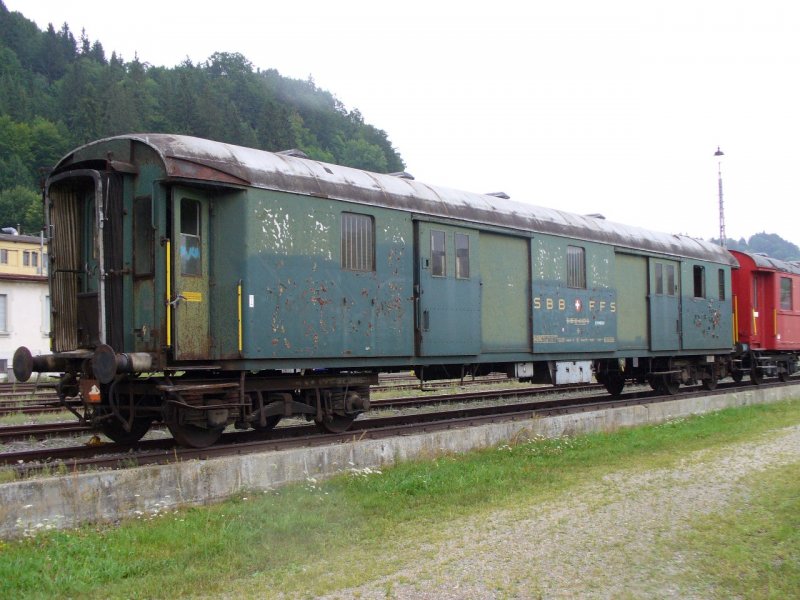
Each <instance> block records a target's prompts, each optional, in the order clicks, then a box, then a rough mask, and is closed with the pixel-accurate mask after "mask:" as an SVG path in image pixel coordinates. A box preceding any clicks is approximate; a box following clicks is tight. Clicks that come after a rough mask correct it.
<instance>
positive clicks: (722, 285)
mask: <svg viewBox="0 0 800 600" xmlns="http://www.w3.org/2000/svg"><path fill="white" fill-rule="evenodd" d="M717 273H718V274H719V299H720V300H725V297H726V295H727V293H726V290H725V269H720V270H719V271H717Z"/></svg>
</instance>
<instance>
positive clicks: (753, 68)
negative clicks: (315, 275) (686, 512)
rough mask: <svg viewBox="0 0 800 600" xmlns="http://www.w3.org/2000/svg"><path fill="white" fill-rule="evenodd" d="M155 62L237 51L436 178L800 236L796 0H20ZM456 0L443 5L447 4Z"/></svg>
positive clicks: (520, 195)
mask: <svg viewBox="0 0 800 600" xmlns="http://www.w3.org/2000/svg"><path fill="white" fill-rule="evenodd" d="M4 1H5V4H6V7H7V8H8V9H9V10H11V11H19V12H21V13H22V14H23V15H25V16H26V17H27V18H29V19H31V20H33V21H35V22H36V23H37V25H38V26H39V27H40V29H44V28H46V27H47V24H48V23H50V22H52V23H53V25H54V26H55V27H56V29H59V28H60V26H61V24H62V23H64V22H66V23H68V24H69V28H70V30H71V31H72V32H73V34H74V35H75V37H76V38H77V37H79V36H80V33H81V30H82V29H85V30H86V34H87V36H88V37H89V39H90V40H92V41H95V40H99V41H100V42H101V43H102V44H103V47H104V49H105V51H106V54H107V56H110V55H111V52H112V51H116V52H117V53H118V55H121V56H122V58H123V59H124V60H126V61H129V60H132V59H133V58H134V55H137V54H138V56H139V59H140V60H141V61H142V62H146V63H150V64H152V65H156V66H167V67H171V66H175V65H177V64H178V63H180V62H182V61H183V60H185V59H186V58H187V57H188V58H189V59H190V60H191V61H192V62H194V63H200V62H203V61H205V60H206V59H207V58H208V57H209V56H210V55H211V54H212V53H214V52H239V53H241V54H243V55H244V56H245V57H247V58H248V59H249V60H250V61H251V62H252V63H253V65H254V66H255V67H258V68H261V69H269V68H274V69H277V70H278V71H279V72H280V73H281V74H282V75H285V76H288V77H293V78H299V79H306V78H307V77H309V76H311V77H313V79H314V81H315V82H316V83H317V85H318V86H319V87H321V88H323V89H326V90H328V91H330V92H331V93H333V94H334V95H335V96H336V97H337V98H339V100H341V101H342V102H343V103H344V104H345V106H347V108H348V109H355V108H357V109H358V110H359V111H361V113H362V115H363V116H364V119H365V120H366V121H367V122H368V123H370V124H372V125H374V126H376V127H378V128H379V129H383V130H384V131H386V132H387V133H388V135H389V139H390V140H391V142H392V144H393V145H394V147H395V148H396V149H397V150H398V151H399V152H400V154H401V155H402V157H403V159H404V160H405V162H406V164H407V170H408V171H409V172H410V173H412V174H413V175H414V176H415V177H416V178H417V180H419V181H423V182H425V183H430V184H436V185H443V186H447V187H453V188H459V189H465V190H469V191H474V192H497V191H504V192H506V193H508V194H509V195H510V196H511V197H512V198H513V199H514V200H517V201H520V202H528V203H532V204H538V205H541V206H549V207H555V208H560V209H563V210H567V211H570V212H576V213H598V212H599V213H602V214H604V215H605V216H606V217H607V218H608V219H611V220H614V221H619V222H623V223H627V224H630V225H638V226H642V227H647V228H651V229H656V230H660V231H666V232H670V233H687V234H689V235H693V236H696V237H702V238H706V239H708V238H710V237H716V236H717V235H718V234H719V195H718V185H717V169H718V164H717V159H716V158H715V157H714V152H715V151H716V149H717V146H720V147H721V149H722V151H723V152H724V153H725V157H724V162H723V163H722V180H723V197H724V202H725V221H726V232H727V235H728V237H733V238H736V239H738V238H740V237H749V236H750V235H752V234H754V233H758V232H761V231H766V232H768V233H777V234H779V235H780V236H782V237H783V238H785V239H788V240H790V241H792V242H794V243H796V244H800V231H799V230H798V227H799V223H800V210H799V209H798V191H797V171H798V166H799V165H800V143H798V133H800V119H798V116H797V114H798V110H800V81H798V80H799V79H800V4H798V3H796V2H789V1H788V0H784V1H776V0H761V1H760V2H757V3H756V2H752V1H749V2H743V1H740V0H725V1H721V0H670V1H669V2H646V1H645V2H643V1H641V0H630V1H622V0H607V1H604V2H601V1H597V0H574V1H564V2H553V1H552V0H550V1H547V2H544V1H539V0H529V1H528V2H525V1H521V0H494V1H492V2H486V1H483V2H472V1H470V0H461V1H460V2H447V3H445V2H441V3H437V2H434V1H432V0H428V1H425V2H421V1H418V0H406V1H405V2H380V1H376V0H364V1H361V0H338V1H335V2H333V1H331V0H327V1H318V0H302V1H298V2H286V1H281V2H269V1H266V2H253V1H252V0H227V1H226V2H208V1H205V0H199V1H197V0H196V1H194V2H182V1H178V0H174V1H164V0H161V1H159V2H154V1H152V0H137V2H134V3H128V4H125V3H122V4H115V3H109V2H108V1H107V0H104V1H94V0H84V1H81V0H72V1H70V2H65V1H64V0H35V1H33V2H32V1H31V0H4ZM440 5H441V6H440Z"/></svg>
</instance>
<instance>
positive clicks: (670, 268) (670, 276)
mask: <svg viewBox="0 0 800 600" xmlns="http://www.w3.org/2000/svg"><path fill="white" fill-rule="evenodd" d="M675 290H676V286H675V265H667V296H674V295H675Z"/></svg>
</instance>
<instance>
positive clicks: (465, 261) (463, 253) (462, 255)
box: [453, 232, 470, 279]
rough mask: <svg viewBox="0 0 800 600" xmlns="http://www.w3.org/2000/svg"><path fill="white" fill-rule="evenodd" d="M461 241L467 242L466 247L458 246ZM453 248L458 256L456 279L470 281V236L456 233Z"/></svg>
mask: <svg viewBox="0 0 800 600" xmlns="http://www.w3.org/2000/svg"><path fill="white" fill-rule="evenodd" d="M459 240H462V241H466V246H464V247H459V244H458V242H459ZM453 246H454V247H455V255H456V279H469V278H470V264H469V251H470V239H469V234H467V233H459V232H456V234H455V235H454V236H453Z"/></svg>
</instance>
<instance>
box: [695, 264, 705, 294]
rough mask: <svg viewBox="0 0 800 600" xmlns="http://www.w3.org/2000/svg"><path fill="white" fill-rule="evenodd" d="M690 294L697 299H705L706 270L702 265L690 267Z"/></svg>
mask: <svg viewBox="0 0 800 600" xmlns="http://www.w3.org/2000/svg"><path fill="white" fill-rule="evenodd" d="M692 284H693V285H692V288H693V289H692V293H693V297H694V298H697V299H703V298H707V297H708V294H707V293H706V268H705V266H704V265H692Z"/></svg>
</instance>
